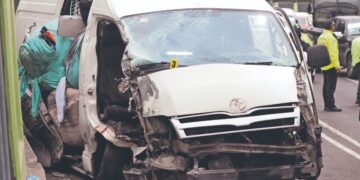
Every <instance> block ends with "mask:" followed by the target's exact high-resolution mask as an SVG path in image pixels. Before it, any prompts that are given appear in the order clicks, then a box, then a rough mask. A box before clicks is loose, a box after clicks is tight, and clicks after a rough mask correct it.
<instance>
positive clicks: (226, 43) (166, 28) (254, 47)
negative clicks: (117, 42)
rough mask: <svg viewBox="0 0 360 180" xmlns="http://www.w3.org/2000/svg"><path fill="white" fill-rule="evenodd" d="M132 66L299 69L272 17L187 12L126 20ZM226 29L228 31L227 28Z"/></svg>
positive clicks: (278, 25) (155, 14) (251, 14)
mask: <svg viewBox="0 0 360 180" xmlns="http://www.w3.org/2000/svg"><path fill="white" fill-rule="evenodd" d="M122 23H123V25H124V27H125V31H126V34H127V36H128V38H129V46H128V49H129V52H130V54H131V55H132V56H133V61H132V66H133V67H134V66H142V65H148V64H158V63H166V62H167V61H169V60H170V59H173V58H176V59H179V65H180V66H189V65H199V64H214V63H227V64H267V65H270V64H271V65H280V66H294V65H296V62H297V61H296V59H295V55H294V53H293V50H292V49H291V47H290V45H289V41H288V40H287V39H286V38H287V37H286V36H285V35H284V33H283V32H281V31H282V29H281V27H280V24H279V22H278V21H277V20H276V19H275V17H274V16H273V15H271V14H268V13H259V12H251V11H229V10H227V11H225V10H183V11H167V12H157V13H151V14H143V15H136V16H130V17H126V18H123V20H122ZM224 27H226V28H224Z"/></svg>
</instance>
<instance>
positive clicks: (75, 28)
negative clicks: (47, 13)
mask: <svg viewBox="0 0 360 180" xmlns="http://www.w3.org/2000/svg"><path fill="white" fill-rule="evenodd" d="M84 28H85V24H84V22H83V20H82V18H81V16H60V18H59V25H58V32H57V33H58V35H60V36H64V37H75V36H76V35H77V34H79V33H80V32H81V31H82V30H83V29H84Z"/></svg>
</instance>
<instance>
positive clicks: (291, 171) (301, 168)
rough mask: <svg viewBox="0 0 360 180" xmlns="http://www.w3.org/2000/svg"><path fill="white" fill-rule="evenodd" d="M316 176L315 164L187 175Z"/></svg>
mask: <svg viewBox="0 0 360 180" xmlns="http://www.w3.org/2000/svg"><path fill="white" fill-rule="evenodd" d="M315 176H316V167H315V165H314V164H311V163H309V164H306V165H285V166H272V167H262V168H246V169H219V170H204V169H196V170H195V169H194V170H191V171H189V172H188V173H187V180H219V179H221V180H237V179H252V180H254V179H255V180H256V179H267V180H269V179H276V180H279V179H291V178H298V179H303V178H308V177H315Z"/></svg>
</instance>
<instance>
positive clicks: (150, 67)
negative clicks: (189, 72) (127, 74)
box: [136, 61, 186, 74]
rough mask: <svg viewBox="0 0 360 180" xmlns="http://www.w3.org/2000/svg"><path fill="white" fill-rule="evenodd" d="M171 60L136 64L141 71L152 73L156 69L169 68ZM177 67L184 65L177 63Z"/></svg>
mask: <svg viewBox="0 0 360 180" xmlns="http://www.w3.org/2000/svg"><path fill="white" fill-rule="evenodd" d="M170 65H171V62H166V61H162V62H156V63H150V64H142V65H138V66H136V67H137V68H138V69H139V70H140V71H142V73H146V74H147V73H152V72H156V71H161V70H166V69H170ZM178 67H186V66H185V65H178Z"/></svg>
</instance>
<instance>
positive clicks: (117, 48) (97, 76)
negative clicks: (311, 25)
mask: <svg viewBox="0 0 360 180" xmlns="http://www.w3.org/2000/svg"><path fill="white" fill-rule="evenodd" d="M24 2H27V3H28V2H32V3H35V4H36V3H39V5H41V4H43V2H39V0H36V1H35V0H34V1H30V0H22V1H21V2H20V5H19V9H18V12H17V19H16V20H17V25H18V27H17V28H18V29H17V32H18V35H19V37H21V34H22V33H23V32H24V29H21V28H25V27H27V26H28V25H31V24H32V21H33V19H36V18H37V17H38V18H39V21H38V23H37V24H40V23H41V22H45V21H47V20H48V19H47V18H48V17H49V18H50V16H45V15H42V13H43V12H42V10H41V8H40V9H39V8H35V7H41V6H35V5H34V6H33V7H31V8H30V6H25V5H24ZM53 2H54V10H53V11H52V12H53V14H52V17H55V16H59V15H60V10H59V9H61V8H62V9H64V7H62V6H63V5H64V1H61V0H59V1H56V2H55V1H53ZM32 8H35V9H32ZM27 9H28V12H26V10H27ZM58 10H59V11H58ZM40 11H41V13H40ZM23 13H30V14H31V17H32V18H25V16H24V15H22V14H23ZM37 14H39V16H37ZM43 14H44V13H43ZM65 15H66V14H65ZM40 19H41V20H40ZM65 21H67V22H69V23H70V22H71V18H70V19H65V20H64V22H65ZM19 22H21V23H22V24H24V25H23V26H19ZM86 22H87V26H86V30H85V36H84V39H83V43H82V46H81V55H80V73H79V82H80V84H79V90H78V92H79V100H78V103H79V106H78V108H79V114H78V121H79V122H78V127H79V129H80V133H81V139H82V141H83V146H82V148H80V149H81V150H82V151H81V153H80V154H77V155H81V157H82V158H81V161H80V162H81V163H80V164H81V165H79V161H76V162H75V163H76V164H77V165H79V166H77V169H82V170H83V171H84V172H86V174H88V175H89V176H91V177H95V178H98V179H109V178H111V179H123V178H125V179H221V178H222V179H224V178H225V179H253V178H259V177H260V178H264V179H293V178H296V179H316V178H317V177H318V176H319V174H320V170H321V168H322V160H321V159H322V154H321V140H320V135H321V127H320V126H319V124H318V117H317V112H316V106H315V102H314V97H313V90H312V84H311V79H310V76H309V74H308V70H307V64H306V62H307V61H306V57H304V53H303V51H302V50H301V48H300V43H299V40H298V39H297V37H296V35H295V34H294V31H293V29H292V27H290V26H289V24H290V23H289V20H288V19H287V18H286V15H284V14H282V13H281V12H280V11H277V10H275V9H274V8H273V7H271V6H270V5H269V4H268V3H267V2H266V1H264V0H254V1H251V2H249V3H241V2H239V1H231V0H226V1H224V0H207V1H203V0H183V1H168V0H153V1H151V2H148V1H140V0H131V1H119V0H93V2H92V5H91V9H90V13H89V18H88V19H86ZM61 23H63V22H61ZM59 31H61V32H69V31H72V27H69V26H61V27H59ZM74 31H75V30H74ZM325 50H326V49H325ZM319 51H321V53H319ZM325 54H326V51H325V53H324V48H323V47H320V46H315V47H314V48H313V49H310V50H309V52H308V57H309V59H308V62H309V63H310V64H313V65H314V66H317V65H318V66H319V63H325V64H326V63H328V62H329V58H328V57H327V56H325ZM315 56H317V57H315ZM314 58H317V59H318V61H316V62H315V61H314ZM44 101H46V99H44ZM23 108H25V109H26V108H28V107H26V106H24V107H23ZM46 109H48V110H49V107H47V105H46V103H44V105H43V106H42V110H41V113H40V114H42V115H41V117H44V113H45V114H46ZM27 117H28V116H27ZM27 117H24V121H27V120H28V119H29V118H27ZM46 117H49V116H46ZM40 119H41V118H40ZM42 119H43V118H42ZM54 119H55V117H52V116H51V115H50V118H49V119H48V120H46V121H43V122H44V123H45V124H47V125H49V124H51V122H52V121H54ZM52 124H54V123H52ZM52 127H54V126H52ZM60 127H61V125H60ZM53 132H55V131H53ZM32 133H35V134H36V131H32ZM55 133H56V132H55ZM58 134H59V136H60V138H62V137H63V136H65V134H64V132H63V134H62V133H61V132H60V133H58ZM66 135H67V136H69V134H66ZM55 139H56V138H55ZM62 139H63V138H62ZM39 141H44V140H39ZM62 143H64V144H68V142H66V141H62ZM44 144H46V143H44ZM48 144H50V145H53V144H51V143H48ZM45 146H46V145H45ZM54 146H56V147H58V148H63V146H60V145H54ZM55 149H56V148H55ZM64 152H65V151H57V153H55V154H57V155H59V154H60V155H62V156H63V155H64V154H63V153H64ZM50 154H51V153H50ZM38 156H42V154H38ZM69 156H71V155H68V154H67V155H66V156H65V157H69ZM73 156H74V157H76V155H73ZM54 162H55V161H54ZM50 165H51V163H50Z"/></svg>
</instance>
